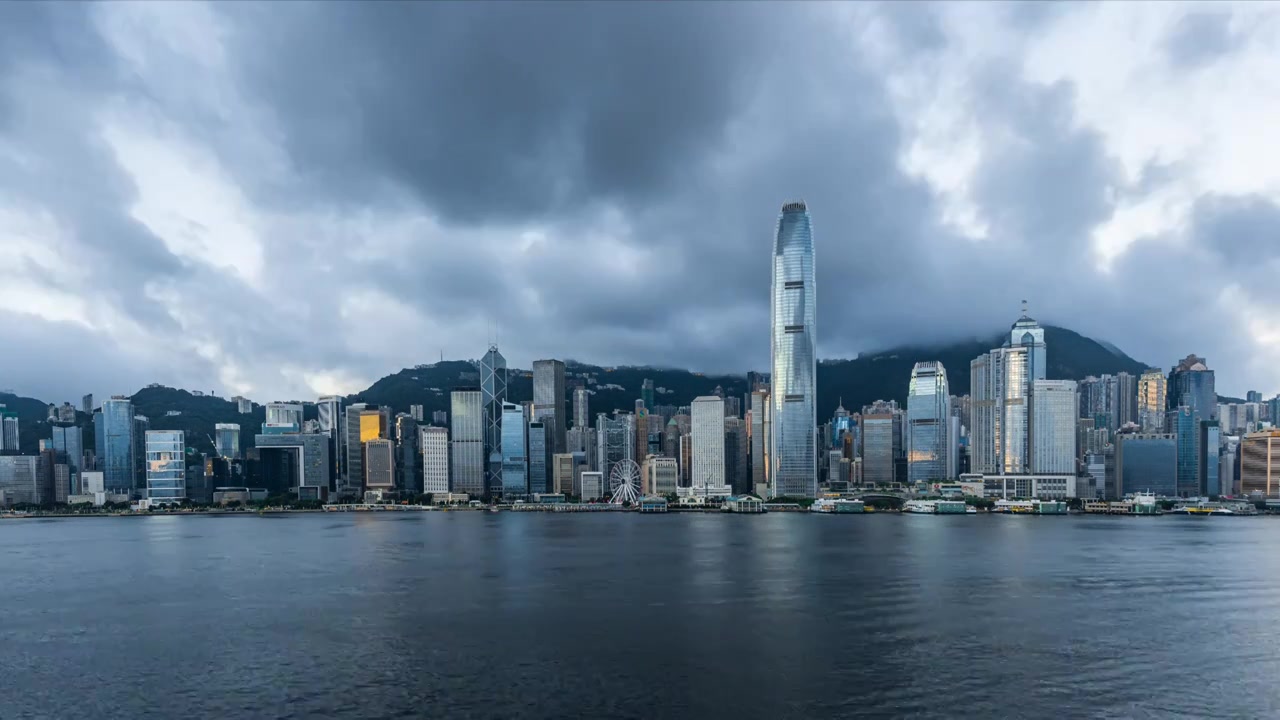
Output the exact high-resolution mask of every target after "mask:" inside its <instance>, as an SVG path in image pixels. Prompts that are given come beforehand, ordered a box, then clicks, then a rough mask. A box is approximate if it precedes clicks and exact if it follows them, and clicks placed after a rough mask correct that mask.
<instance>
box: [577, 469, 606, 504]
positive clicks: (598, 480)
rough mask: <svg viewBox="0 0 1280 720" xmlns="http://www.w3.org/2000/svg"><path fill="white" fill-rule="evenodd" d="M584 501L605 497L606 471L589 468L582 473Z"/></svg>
mask: <svg viewBox="0 0 1280 720" xmlns="http://www.w3.org/2000/svg"><path fill="white" fill-rule="evenodd" d="M581 482H582V501H583V502H591V501H593V500H600V499H602V498H603V497H604V473H601V472H599V471H597V470H589V471H586V472H583V473H582V479H581Z"/></svg>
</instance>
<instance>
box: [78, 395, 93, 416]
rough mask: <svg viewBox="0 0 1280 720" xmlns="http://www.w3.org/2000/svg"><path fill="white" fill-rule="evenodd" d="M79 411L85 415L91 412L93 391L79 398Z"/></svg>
mask: <svg viewBox="0 0 1280 720" xmlns="http://www.w3.org/2000/svg"><path fill="white" fill-rule="evenodd" d="M80 412H82V413H84V414H85V415H92V414H93V393H89V394H88V395H85V396H84V397H82V398H80Z"/></svg>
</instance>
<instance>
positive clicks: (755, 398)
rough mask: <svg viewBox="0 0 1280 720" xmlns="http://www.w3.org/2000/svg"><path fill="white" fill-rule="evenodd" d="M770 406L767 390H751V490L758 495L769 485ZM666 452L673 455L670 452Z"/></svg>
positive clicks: (763, 494)
mask: <svg viewBox="0 0 1280 720" xmlns="http://www.w3.org/2000/svg"><path fill="white" fill-rule="evenodd" d="M771 407H772V405H771V404H770V403H769V391H768V390H763V389H762V390H753V391H752V392H751V413H750V414H751V491H752V492H753V493H755V494H756V495H758V496H760V497H767V496H768V493H769V486H770V482H769V479H770V475H769V466H770V463H769V447H770V445H769V438H770V437H771V433H772V430H773V428H772V427H771V424H770V422H769V412H770V408H771ZM672 422H674V420H673V421H672ZM666 454H668V455H673V453H670V452H668V453H666Z"/></svg>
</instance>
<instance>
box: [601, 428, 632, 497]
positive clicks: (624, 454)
mask: <svg viewBox="0 0 1280 720" xmlns="http://www.w3.org/2000/svg"><path fill="white" fill-rule="evenodd" d="M635 437H636V431H635V417H634V416H633V415H631V414H629V413H620V414H618V415H616V416H614V417H613V418H610V417H609V416H607V415H605V414H604V413H600V414H599V415H597V416H596V453H597V460H596V469H597V470H599V471H600V472H602V473H604V476H605V482H606V484H607V483H608V481H609V477H610V473H611V472H613V466H614V465H617V464H618V463H620V462H622V461H624V460H632V461H634V460H635V459H636V449H635Z"/></svg>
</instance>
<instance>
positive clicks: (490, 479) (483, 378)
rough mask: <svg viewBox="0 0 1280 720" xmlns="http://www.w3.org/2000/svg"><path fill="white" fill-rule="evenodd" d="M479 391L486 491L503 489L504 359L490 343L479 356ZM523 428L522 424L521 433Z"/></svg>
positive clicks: (505, 390) (505, 385)
mask: <svg viewBox="0 0 1280 720" xmlns="http://www.w3.org/2000/svg"><path fill="white" fill-rule="evenodd" d="M480 392H481V393H482V394H483V396H484V453H485V461H486V462H487V463H488V464H487V465H486V466H485V492H486V493H489V494H494V495H497V494H501V493H502V413H503V408H502V405H503V403H505V402H506V401H507V359H506V358H504V357H502V353H500V352H498V346H497V345H490V346H489V352H487V353H485V354H484V357H483V358H481V359H480ZM523 431H524V428H523V426H522V427H521V432H522V433H523Z"/></svg>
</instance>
